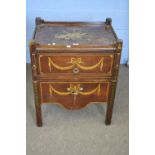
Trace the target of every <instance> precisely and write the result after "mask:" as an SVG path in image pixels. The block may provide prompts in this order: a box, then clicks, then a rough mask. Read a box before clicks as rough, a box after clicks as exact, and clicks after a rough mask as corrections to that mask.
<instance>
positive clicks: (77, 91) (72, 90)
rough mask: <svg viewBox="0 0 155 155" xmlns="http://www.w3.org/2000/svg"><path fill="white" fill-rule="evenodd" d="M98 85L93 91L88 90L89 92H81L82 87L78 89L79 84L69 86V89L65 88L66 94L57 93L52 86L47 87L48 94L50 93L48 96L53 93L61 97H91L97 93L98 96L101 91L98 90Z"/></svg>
mask: <svg viewBox="0 0 155 155" xmlns="http://www.w3.org/2000/svg"><path fill="white" fill-rule="evenodd" d="M100 87H101V86H100V84H98V86H97V87H96V88H95V89H93V90H90V91H85V92H84V91H83V90H84V89H83V88H82V87H80V84H76V85H74V84H70V87H69V88H67V91H66V92H63V91H59V90H56V89H55V88H54V87H53V86H52V84H50V85H49V92H50V95H52V94H53V92H54V93H56V94H58V95H61V96H66V95H79V94H80V95H85V96H87V95H92V94H95V93H97V95H98V96H99V95H100V91H101V88H100Z"/></svg>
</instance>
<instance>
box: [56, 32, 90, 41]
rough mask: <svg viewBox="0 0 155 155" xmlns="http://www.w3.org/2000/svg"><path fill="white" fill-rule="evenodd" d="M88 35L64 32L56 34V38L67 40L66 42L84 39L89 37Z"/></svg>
mask: <svg viewBox="0 0 155 155" xmlns="http://www.w3.org/2000/svg"><path fill="white" fill-rule="evenodd" d="M87 35H88V34H87V33H84V32H79V31H73V32H66V31H64V32H62V34H56V35H55V38H57V39H65V40H74V39H82V38H83V37H84V36H87Z"/></svg>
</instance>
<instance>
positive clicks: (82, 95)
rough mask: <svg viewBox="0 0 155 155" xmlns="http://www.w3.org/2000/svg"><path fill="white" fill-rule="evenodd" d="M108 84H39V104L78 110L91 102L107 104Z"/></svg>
mask: <svg viewBox="0 0 155 155" xmlns="http://www.w3.org/2000/svg"><path fill="white" fill-rule="evenodd" d="M108 94H109V82H104V83H93V82H73V83H72V82H67V83H66V82H64V83H63V82H57V83H55V82H40V96H41V103H56V104H59V105H62V106H63V107H65V108H67V109H80V108H83V107H85V106H86V105H87V104H89V103H91V102H107V100H108Z"/></svg>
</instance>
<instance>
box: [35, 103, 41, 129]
mask: <svg viewBox="0 0 155 155" xmlns="http://www.w3.org/2000/svg"><path fill="white" fill-rule="evenodd" d="M35 108H36V124H37V126H38V127H41V126H42V114H41V104H40V105H39V106H37V105H35Z"/></svg>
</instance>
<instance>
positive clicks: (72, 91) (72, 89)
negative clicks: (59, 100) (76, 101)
mask: <svg viewBox="0 0 155 155" xmlns="http://www.w3.org/2000/svg"><path fill="white" fill-rule="evenodd" d="M82 90H83V88H82V87H79V86H71V87H69V88H67V91H68V92H70V94H73V95H78V94H79V93H80V91H82Z"/></svg>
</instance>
